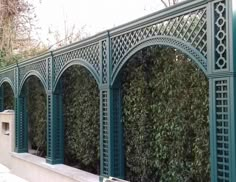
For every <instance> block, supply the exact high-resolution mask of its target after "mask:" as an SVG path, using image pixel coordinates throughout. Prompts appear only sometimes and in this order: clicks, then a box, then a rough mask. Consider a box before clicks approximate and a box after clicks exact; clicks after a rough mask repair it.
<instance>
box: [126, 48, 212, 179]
mask: <svg viewBox="0 0 236 182" xmlns="http://www.w3.org/2000/svg"><path fill="white" fill-rule="evenodd" d="M176 59H177V60H176ZM123 88H124V94H123V107H124V108H123V110H124V118H123V121H124V126H125V138H126V164H127V170H126V171H127V178H128V179H130V180H131V181H132V182H134V181H135V182H145V181H149V182H158V181H162V182H169V181H172V182H175V181H176V182H179V181H183V182H184V181H192V182H199V181H209V178H210V174H209V173H210V170H209V166H210V164H209V126H208V125H209V122H208V82H207V79H206V77H205V76H204V74H203V73H202V72H201V71H200V70H199V69H198V68H197V67H196V66H195V65H193V63H191V62H190V61H189V60H188V59H186V58H185V57H184V56H182V55H179V56H177V57H176V54H175V51H174V50H173V49H163V48H158V49H156V48H155V47H152V48H148V49H145V50H143V51H141V52H139V53H138V54H136V55H135V56H134V57H133V58H132V60H131V62H130V63H129V64H128V66H127V67H126V68H125V72H124V75H123Z"/></svg>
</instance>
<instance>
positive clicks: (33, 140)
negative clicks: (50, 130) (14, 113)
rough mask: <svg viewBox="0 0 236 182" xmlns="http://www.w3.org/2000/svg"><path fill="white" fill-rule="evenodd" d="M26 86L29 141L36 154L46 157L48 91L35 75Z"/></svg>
mask: <svg viewBox="0 0 236 182" xmlns="http://www.w3.org/2000/svg"><path fill="white" fill-rule="evenodd" d="M24 88H25V94H26V95H27V112H28V128H29V129H28V131H29V132H28V135H29V142H30V145H31V148H32V149H33V150H35V151H36V153H35V151H34V154H36V155H38V156H41V157H45V156H46V149H47V143H46V141H47V140H46V134H47V122H46V119H47V115H46V112H47V105H46V103H47V102H46V99H47V97H46V93H45V90H44V87H43V85H42V83H41V82H40V80H39V79H38V78H37V77H35V76H32V77H30V78H29V79H28V80H27V82H26V83H25V84H24Z"/></svg>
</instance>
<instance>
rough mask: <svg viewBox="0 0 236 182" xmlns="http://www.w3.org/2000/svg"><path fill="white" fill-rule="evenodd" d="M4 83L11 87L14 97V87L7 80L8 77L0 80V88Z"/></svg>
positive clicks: (8, 79)
mask: <svg viewBox="0 0 236 182" xmlns="http://www.w3.org/2000/svg"><path fill="white" fill-rule="evenodd" d="M4 83H8V84H9V85H10V86H11V89H12V92H13V93H14V95H16V93H15V89H14V88H15V87H14V84H13V82H12V81H11V79H10V78H8V77H4V78H2V79H1V80H0V87H1V86H2V85H3V84H4Z"/></svg>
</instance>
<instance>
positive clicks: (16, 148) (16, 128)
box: [14, 98, 19, 150]
mask: <svg viewBox="0 0 236 182" xmlns="http://www.w3.org/2000/svg"><path fill="white" fill-rule="evenodd" d="M14 101H15V103H14V104H15V108H14V109H15V113H16V114H15V121H16V123H15V150H18V148H19V124H18V122H19V117H18V112H19V108H18V99H17V98H15V100H14Z"/></svg>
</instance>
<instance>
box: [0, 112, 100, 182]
mask: <svg viewBox="0 0 236 182" xmlns="http://www.w3.org/2000/svg"><path fill="white" fill-rule="evenodd" d="M3 122H6V123H9V131H10V133H9V135H6V134H5V133H4V132H3V131H2V123H3ZM14 122H15V121H14V112H13V113H10V112H1V113H0V127H1V129H0V163H2V164H4V165H5V166H7V167H8V168H9V169H10V170H11V172H12V173H13V174H16V175H17V176H19V177H21V178H24V179H26V180H28V181H29V182H54V181H56V182H99V176H97V175H93V174H91V173H88V172H85V171H82V170H78V169H75V168H72V167H69V166H66V165H63V164H59V165H50V164H47V163H46V162H45V159H44V158H41V157H38V156H35V155H32V154H29V153H22V154H19V153H14V146H15V134H14V133H15V126H14Z"/></svg>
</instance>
